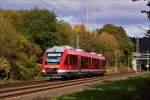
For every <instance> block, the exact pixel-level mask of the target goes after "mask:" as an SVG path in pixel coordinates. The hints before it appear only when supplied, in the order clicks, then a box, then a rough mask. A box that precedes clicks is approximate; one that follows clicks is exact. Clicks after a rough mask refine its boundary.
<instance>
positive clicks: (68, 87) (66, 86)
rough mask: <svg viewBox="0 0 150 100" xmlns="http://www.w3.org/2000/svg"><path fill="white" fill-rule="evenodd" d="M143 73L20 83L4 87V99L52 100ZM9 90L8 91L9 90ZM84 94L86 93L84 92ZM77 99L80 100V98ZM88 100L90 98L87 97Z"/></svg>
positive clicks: (2, 92) (2, 93)
mask: <svg viewBox="0 0 150 100" xmlns="http://www.w3.org/2000/svg"><path fill="white" fill-rule="evenodd" d="M141 74H143V73H124V74H116V75H106V76H101V77H92V78H81V79H76V80H68V81H57V82H56V81H53V82H44V83H41V82H39V83H34V84H33V83H32V84H28V85H24V86H22V85H19V86H15V87H8V88H7V87H2V88H3V89H1V91H0V92H1V94H0V96H1V98H2V100H42V99H43V100H51V99H54V100H55V99H56V100H57V99H64V98H66V97H62V98H59V97H60V96H63V95H68V94H72V93H77V92H79V93H80V92H81V91H89V90H90V89H91V88H92V87H93V85H94V86H95V85H99V84H105V83H106V84H107V83H111V82H112V81H115V80H120V79H127V77H135V76H137V75H138V76H139V75H141ZM7 90H8V91H7ZM10 90H12V91H10ZM83 94H84V93H83ZM77 100H80V98H79V99H78V98H77ZM87 100H88V99H87Z"/></svg>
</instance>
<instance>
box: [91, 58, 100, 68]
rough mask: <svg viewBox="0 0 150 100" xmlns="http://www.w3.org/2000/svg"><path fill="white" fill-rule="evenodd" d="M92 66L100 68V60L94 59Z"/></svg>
mask: <svg viewBox="0 0 150 100" xmlns="http://www.w3.org/2000/svg"><path fill="white" fill-rule="evenodd" d="M92 66H94V67H95V68H96V69H98V68H99V60H98V59H92Z"/></svg>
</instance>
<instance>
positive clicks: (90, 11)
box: [86, 0, 95, 33]
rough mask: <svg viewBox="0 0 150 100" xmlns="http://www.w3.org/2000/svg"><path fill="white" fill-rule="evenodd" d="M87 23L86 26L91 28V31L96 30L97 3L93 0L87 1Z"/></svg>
mask: <svg viewBox="0 0 150 100" xmlns="http://www.w3.org/2000/svg"><path fill="white" fill-rule="evenodd" d="M89 3H90V4H89ZM89 6H90V7H89ZM86 24H87V25H86V27H87V28H89V29H91V31H92V32H93V33H94V30H95V5H94V1H92V0H91V1H88V2H87V9H86Z"/></svg>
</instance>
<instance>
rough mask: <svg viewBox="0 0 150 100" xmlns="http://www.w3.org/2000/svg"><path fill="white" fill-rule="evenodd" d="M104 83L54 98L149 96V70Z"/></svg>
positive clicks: (141, 99)
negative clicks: (134, 75)
mask: <svg viewBox="0 0 150 100" xmlns="http://www.w3.org/2000/svg"><path fill="white" fill-rule="evenodd" d="M105 83H106V84H102V85H96V86H92V87H91V88H89V89H87V90H84V91H82V92H77V93H74V94H70V95H65V96H62V97H59V98H55V100H149V98H150V95H149V93H150V72H146V73H144V74H142V75H138V76H136V77H128V78H126V79H122V80H118V81H113V82H110V81H109V82H105Z"/></svg>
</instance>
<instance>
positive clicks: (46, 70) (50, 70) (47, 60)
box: [42, 48, 63, 78]
mask: <svg viewBox="0 0 150 100" xmlns="http://www.w3.org/2000/svg"><path fill="white" fill-rule="evenodd" d="M62 54H63V52H62V51H60V50H59V51H58V50H57V49H56V48H55V49H54V48H50V49H47V50H46V51H45V53H44V55H43V59H42V73H43V75H44V77H45V78H59V75H58V72H57V71H58V69H59V68H60V63H61V57H62Z"/></svg>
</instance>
